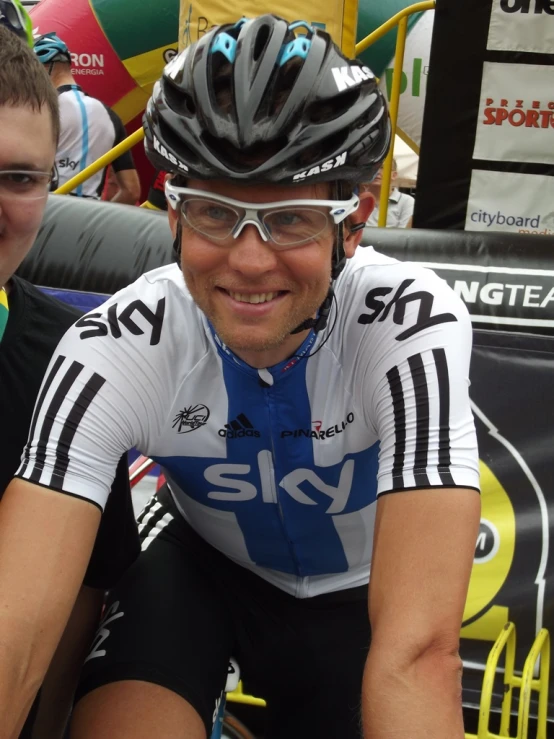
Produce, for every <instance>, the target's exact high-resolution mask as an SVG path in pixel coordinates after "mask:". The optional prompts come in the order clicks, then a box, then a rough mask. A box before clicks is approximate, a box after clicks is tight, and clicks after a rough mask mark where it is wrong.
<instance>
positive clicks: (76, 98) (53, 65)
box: [35, 33, 140, 205]
mask: <svg viewBox="0 0 554 739" xmlns="http://www.w3.org/2000/svg"><path fill="white" fill-rule="evenodd" d="M35 53H36V55H37V57H38V59H39V61H40V62H42V64H44V65H45V68H46V69H47V71H48V74H49V75H50V79H51V80H52V84H53V85H54V87H55V88H56V90H57V91H58V95H59V99H60V121H61V131H60V141H59V144H58V150H57V152H56V171H57V178H58V179H57V183H56V186H57V187H60V186H61V185H63V184H65V183H66V182H68V181H69V180H70V179H71V178H72V177H74V176H75V175H76V174H79V172H82V170H83V169H85V167H88V166H89V164H92V163H93V162H95V161H96V160H97V159H99V158H100V157H101V156H102V155H103V154H105V153H106V152H108V151H110V149H113V147H114V146H115V145H116V144H119V143H120V142H121V141H123V140H124V139H125V138H126V137H127V134H126V132H125V128H124V127H123V123H122V122H121V119H120V117H119V116H118V115H117V114H116V113H114V111H113V110H111V108H108V106H107V105H104V103H102V102H100V100H97V99H96V98H93V97H91V96H90V95H87V94H86V93H85V92H84V90H83V89H82V88H81V87H79V85H76V84H75V81H74V79H73V76H72V74H71V54H70V53H69V49H68V48H67V46H66V44H65V42H64V41H62V39H60V38H59V37H58V36H57V35H56V34H55V33H46V34H44V35H43V36H39V38H37V39H36V41H35ZM112 168H113V171H114V174H115V177H116V180H117V184H118V186H119V189H118V192H117V194H116V195H115V196H114V197H113V198H112V202H117V203H127V204H129V205H135V204H136V202H137V200H138V199H139V198H140V181H139V177H138V174H137V170H136V169H135V165H134V163H133V157H132V154H131V152H130V151H127V152H125V153H124V154H122V155H121V156H120V157H118V158H117V159H115V160H114V161H113V162H112ZM105 176H106V169H102V170H100V172H97V173H96V174H95V175H93V176H92V177H90V178H89V179H88V180H86V181H85V182H83V183H82V184H81V185H79V186H78V187H77V188H76V189H75V190H74V191H73V192H72V193H71V194H72V195H78V196H80V197H89V198H100V196H101V195H102V191H103V189H104V180H105Z"/></svg>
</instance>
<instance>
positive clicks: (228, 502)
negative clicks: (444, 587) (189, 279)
mask: <svg viewBox="0 0 554 739" xmlns="http://www.w3.org/2000/svg"><path fill="white" fill-rule="evenodd" d="M336 297H337V299H336V305H335V308H334V309H333V311H332V313H331V320H330V327H331V328H332V330H331V331H329V329H327V330H325V331H324V332H322V333H320V334H317V335H315V334H313V333H311V334H310V335H309V336H308V338H307V339H306V340H305V341H304V343H303V344H302V346H301V347H300V349H299V350H298V352H297V355H295V356H294V357H292V358H290V359H289V360H288V361H285V362H282V363H281V364H279V365H276V366H274V367H269V368H267V369H253V368H251V367H249V366H248V365H246V364H245V363H244V362H243V361H241V360H240V359H239V358H238V357H236V356H235V355H234V354H233V353H232V352H231V351H230V350H229V349H228V348H227V347H226V346H225V345H223V344H222V342H221V341H220V340H219V338H218V337H217V335H215V333H214V331H213V329H212V327H211V325H210V324H209V322H208V321H207V319H206V317H205V316H204V314H203V313H202V312H201V311H200V310H199V309H198V308H197V306H196V305H195V303H194V302H193V300H192V298H191V295H190V293H189V292H188V290H187V288H186V286H185V284H184V280H183V277H182V274H181V272H180V270H179V268H178V267H177V265H171V266H166V267H161V268H159V269H156V270H154V271H152V272H149V273H147V274H145V275H143V276H142V277H141V278H140V279H138V280H137V281H136V282H135V283H134V284H132V285H130V286H129V287H127V288H125V289H124V290H121V291H120V292H118V293H117V294H115V295H114V296H113V297H112V298H110V299H109V300H108V301H107V302H106V303H105V304H104V305H103V306H101V307H100V309H99V310H97V311H95V312H92V313H89V314H87V315H86V316H85V317H83V318H81V319H79V320H78V321H77V323H76V324H75V325H74V326H73V327H72V328H70V329H69V331H68V332H67V333H66V335H65V337H64V338H63V339H62V341H61V343H60V345H59V346H58V349H57V351H56V353H55V354H54V356H53V359H52V362H51V364H50V367H49V370H48V372H47V374H46V377H45V380H44V383H43V386H42V390H41V392H40V395H39V399H38V401H37V407H36V409H35V415H34V418H33V423H32V427H31V433H30V441H29V443H28V445H27V447H26V449H25V452H24V455H23V458H22V465H21V467H20V469H19V471H18V476H20V477H23V478H24V479H27V480H30V481H32V482H35V483H38V484H40V485H45V486H47V487H49V488H53V489H55V490H59V491H60V492H63V493H67V494H70V495H75V496H79V497H82V498H85V499H88V500H90V501H92V502H94V503H95V504H97V505H98V506H100V507H103V506H104V505H105V502H106V499H107V496H108V493H109V490H110V485H111V481H112V478H113V476H114V472H115V468H116V464H117V461H118V460H119V458H120V457H121V455H122V453H124V452H125V451H127V450H129V449H131V448H132V447H137V448H138V449H139V450H140V451H141V452H142V453H143V454H146V455H148V456H150V457H152V458H154V459H155V460H157V461H158V462H159V463H160V465H161V466H162V468H163V470H164V471H165V473H166V475H167V478H168V481H169V484H170V488H171V491H172V495H173V497H174V499H175V502H176V504H177V507H178V508H179V510H180V511H181V513H182V515H183V516H184V517H185V518H186V520H187V521H188V522H189V523H190V524H191V526H192V527H193V528H194V529H195V530H196V531H198V533H199V534H200V535H201V536H202V537H203V538H204V539H205V540H207V541H208V542H209V543H210V544H212V545H213V546H214V547H216V548H217V549H219V550H220V551H221V552H223V553H224V554H225V555H227V556H228V557H230V558H231V559H233V560H234V561H236V562H238V563H239V564H241V565H243V566H244V567H247V568H250V569H251V570H253V571H255V572H256V573H258V574H259V575H260V576H261V577H263V578H265V579H267V580H268V581H270V582H272V583H273V584H275V585H276V586H278V587H280V588H282V589H283V590H285V591H287V592H289V593H292V594H294V595H296V596H297V597H306V596H311V595H316V594H319V593H323V592H329V591H335V590H341V589H344V588H348V587H354V586H356V585H360V584H363V583H365V582H367V579H368V577H369V568H370V560H371V550H372V539H373V523H374V517H375V510H376V500H377V496H378V495H381V494H385V493H393V492H395V491H399V490H404V489H407V488H429V487H444V488H450V487H454V486H462V487H471V488H478V486H479V471H478V455H477V448H476V437H475V429H474V423H473V417H472V413H471V409H470V405H469V398H468V386H469V380H468V371H469V359H470V352H471V324H470V320H469V316H468V314H467V311H466V308H465V307H464V305H463V304H462V302H461V301H460V300H459V299H458V298H457V297H456V296H455V295H454V293H453V292H452V290H451V289H450V288H449V287H448V285H447V284H446V283H445V282H444V281H443V280H441V279H439V278H438V277H437V276H436V275H435V274H434V273H433V272H431V271H429V270H426V269H423V268H422V267H419V266H417V265H414V264H410V263H400V262H397V261H395V260H392V259H389V258H387V257H384V256H382V255H380V254H378V253H376V252H375V251H374V250H373V249H372V248H359V249H358V250H357V252H356V255H355V256H354V258H353V259H351V260H348V262H347V265H346V267H345V269H344V271H343V273H342V274H341V275H340V277H339V279H338V281H337V284H336ZM168 520H169V516H168ZM161 524H162V525H163V521H162V522H161Z"/></svg>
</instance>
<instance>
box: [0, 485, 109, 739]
mask: <svg viewBox="0 0 554 739" xmlns="http://www.w3.org/2000/svg"><path fill="white" fill-rule="evenodd" d="M99 522H100V510H99V509H98V508H97V507H96V506H94V505H93V504H92V503H90V502H87V501H84V500H82V499H80V498H77V497H73V496H70V495H64V494H61V493H58V492H54V491H52V490H49V489H48V488H44V487H41V486H38V485H34V484H32V483H30V482H27V481H25V480H20V479H15V480H13V481H12V482H11V483H10V485H9V486H8V488H7V490H6V492H5V494H4V497H3V498H2V500H1V501H0V727H1V728H0V739H16V737H17V736H18V734H19V731H20V729H21V727H22V726H23V723H24V721H25V718H26V716H27V713H28V711H29V708H30V707H31V704H32V702H33V699H34V697H35V695H36V692H37V690H38V688H39V687H40V684H41V682H42V680H43V678H44V675H45V673H46V670H47V668H48V665H49V664H50V661H51V659H52V655H53V654H54V650H55V649H56V646H57V644H58V642H59V640H60V637H61V635H62V632H63V630H64V628H65V625H66V623H67V621H68V618H69V615H70V613H71V609H72V608H73V605H74V603H75V599H76V597H77V593H78V591H79V588H80V586H81V583H82V581H83V577H84V574H85V570H86V567H87V564H88V561H89V558H90V553H91V551H92V546H93V544H94V539H95V536H96V531H97V529H98V524H99Z"/></svg>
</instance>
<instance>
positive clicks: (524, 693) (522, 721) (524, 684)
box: [514, 629, 550, 739]
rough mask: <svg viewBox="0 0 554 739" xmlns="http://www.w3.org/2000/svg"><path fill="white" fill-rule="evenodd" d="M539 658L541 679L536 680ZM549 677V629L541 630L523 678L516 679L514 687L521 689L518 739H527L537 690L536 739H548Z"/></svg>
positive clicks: (531, 650) (530, 651)
mask: <svg viewBox="0 0 554 739" xmlns="http://www.w3.org/2000/svg"><path fill="white" fill-rule="evenodd" d="M539 658H540V670H539V677H538V678H537V679H535V678H534V677H533V675H534V672H535V666H536V664H537V661H538V660H539ZM549 675H550V635H549V633H548V630H547V629H541V630H540V631H539V633H538V635H537V638H536V639H535V641H534V642H533V646H532V647H531V649H530V650H529V654H528V655H527V659H526V660H525V665H524V666H523V673H522V676H521V678H514V686H516V687H519V688H520V694H519V713H518V722H517V739H527V732H528V729H529V710H530V704H531V691H532V690H535V691H536V692H538V694H539V705H538V715H537V735H536V739H546V718H547V710H548V679H549Z"/></svg>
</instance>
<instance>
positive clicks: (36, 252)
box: [18, 195, 554, 335]
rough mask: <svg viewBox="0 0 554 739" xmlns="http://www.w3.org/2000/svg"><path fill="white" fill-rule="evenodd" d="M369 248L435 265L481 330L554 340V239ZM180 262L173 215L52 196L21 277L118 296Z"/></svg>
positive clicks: (409, 242)
mask: <svg viewBox="0 0 554 739" xmlns="http://www.w3.org/2000/svg"><path fill="white" fill-rule="evenodd" d="M369 243H371V244H372V245H373V246H374V247H375V248H376V249H377V250H378V251H381V252H383V253H384V254H387V255H389V256H391V257H395V258H397V259H400V260H402V261H415V262H423V263H426V264H432V265H434V266H433V269H435V271H436V272H437V273H438V274H439V275H440V276H441V277H443V278H444V279H445V280H446V281H447V282H448V283H449V284H450V285H451V286H452V287H453V288H454V289H455V290H456V292H457V293H458V294H459V295H460V297H461V298H462V299H463V300H464V301H465V303H466V305H467V307H468V309H469V311H470V313H471V316H472V320H473V323H474V325H475V326H476V327H480V328H484V329H487V328H494V329H498V330H502V331H523V332H526V333H534V334H544V335H549V334H553V333H554V237H549V236H535V235H530V234H511V233H501V232H487V231H485V232H480V231H472V232H467V231H456V230H452V231H444V230H427V229H395V228H366V229H364V232H363V236H362V244H366V245H367V244H369ZM172 259H173V256H172V237H171V233H170V230H169V225H168V220H167V214H166V213H160V212H158V211H153V210H149V209H144V208H135V207H132V206H126V205H117V204H114V203H103V202H98V201H94V200H84V199H81V198H74V197H69V196H56V195H52V196H50V197H49V199H48V204H47V207H46V212H45V216H44V220H43V223H42V226H41V228H40V231H39V235H38V237H37V240H36V243H35V244H34V246H33V248H32V250H31V252H30V254H29V255H28V257H27V258H26V259H25V261H24V262H23V264H22V265H21V268H20V269H19V271H18V274H20V275H21V276H22V277H25V278H26V279H28V280H29V281H30V282H32V283H34V284H35V285H40V286H42V287H47V288H54V289H62V290H66V291H67V290H76V291H81V292H94V293H101V294H104V295H111V294H113V293H114V292H116V291H117V290H120V289H121V288H123V287H125V286H126V285H128V284H130V283H131V282H133V281H134V280H136V279H137V278H138V277H139V276H140V275H141V274H143V273H144V272H147V271H148V270H151V269H154V268H156V267H160V266H162V265H164V264H168V263H170V262H171V261H172ZM443 265H444V266H443Z"/></svg>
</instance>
